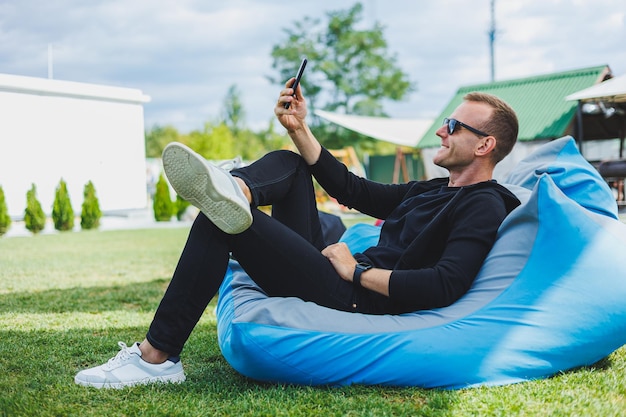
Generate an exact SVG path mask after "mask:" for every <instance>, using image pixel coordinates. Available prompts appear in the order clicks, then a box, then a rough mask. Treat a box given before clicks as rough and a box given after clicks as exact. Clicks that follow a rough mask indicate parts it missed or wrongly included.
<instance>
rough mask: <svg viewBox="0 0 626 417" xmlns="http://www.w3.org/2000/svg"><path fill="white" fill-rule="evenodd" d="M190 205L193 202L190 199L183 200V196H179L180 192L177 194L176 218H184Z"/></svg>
mask: <svg viewBox="0 0 626 417" xmlns="http://www.w3.org/2000/svg"><path fill="white" fill-rule="evenodd" d="M190 205H191V203H189V201H187V200H183V198H182V197H181V196H179V195H178V194H177V195H176V202H175V206H176V218H177V219H178V220H181V219H182V218H183V216H184V214H185V210H187V207H189V206H190Z"/></svg>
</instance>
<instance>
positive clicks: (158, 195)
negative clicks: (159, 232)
mask: <svg viewBox="0 0 626 417" xmlns="http://www.w3.org/2000/svg"><path fill="white" fill-rule="evenodd" d="M152 209H153V210H154V218H155V220H156V221H158V222H169V221H170V220H171V219H172V215H173V214H174V203H173V202H172V200H171V198H170V188H169V186H168V185H167V181H166V180H165V177H164V176H163V174H161V175H160V176H159V180H158V181H157V183H156V190H155V192H154V200H153V201H152Z"/></svg>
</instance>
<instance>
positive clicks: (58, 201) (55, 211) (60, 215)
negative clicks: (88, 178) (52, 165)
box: [52, 179, 74, 231]
mask: <svg viewBox="0 0 626 417" xmlns="http://www.w3.org/2000/svg"><path fill="white" fill-rule="evenodd" d="M52 221H53V222H54V228H55V229H56V230H59V231H67V230H72V229H73V228H74V209H73V208H72V202H71V201H70V195H69V193H68V192H67V184H66V183H65V181H63V179H61V181H60V182H59V186H58V187H57V189H56V192H55V194H54V203H53V204H52Z"/></svg>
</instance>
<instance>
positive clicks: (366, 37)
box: [272, 3, 414, 116]
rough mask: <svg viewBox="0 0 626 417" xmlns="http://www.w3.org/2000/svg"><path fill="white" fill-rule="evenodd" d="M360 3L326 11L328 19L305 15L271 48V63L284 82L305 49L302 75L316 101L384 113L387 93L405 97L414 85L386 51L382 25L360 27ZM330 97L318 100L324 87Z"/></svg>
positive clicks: (330, 107)
mask: <svg viewBox="0 0 626 417" xmlns="http://www.w3.org/2000/svg"><path fill="white" fill-rule="evenodd" d="M362 14H363V6H362V4H360V3H357V4H355V5H354V6H352V8H350V9H348V10H345V11H341V10H340V11H334V12H329V13H327V18H328V21H327V23H326V25H325V26H324V25H322V24H321V23H320V22H321V21H320V20H314V19H311V18H309V17H305V18H304V20H303V21H302V22H296V23H295V28H294V29H292V30H289V29H287V30H285V32H286V33H287V35H288V37H287V40H286V41H285V42H284V43H283V44H282V45H276V46H274V48H273V49H272V58H273V60H274V61H273V67H274V68H275V69H277V70H278V72H279V74H280V78H279V80H278V81H279V82H284V81H285V80H287V79H289V78H290V77H292V76H293V75H294V74H295V71H296V69H297V67H298V65H299V63H300V58H301V56H302V55H306V56H308V57H309V64H308V68H307V72H306V74H305V76H304V78H303V79H302V86H303V88H304V90H305V91H306V94H307V97H308V98H309V101H310V102H311V103H313V104H312V105H313V107H315V106H317V107H319V108H323V109H325V110H331V111H343V112H345V113H351V114H361V115H367V116H383V115H384V112H383V108H382V103H381V101H382V100H383V99H390V100H395V101H398V100H402V99H403V98H404V97H405V96H406V95H407V94H408V93H409V92H410V91H412V90H413V88H414V87H413V85H412V83H411V82H410V81H409V79H408V76H407V75H406V74H404V72H402V70H401V69H400V68H399V67H398V65H397V58H396V56H395V54H391V53H390V52H389V51H388V45H387V41H386V40H385V38H384V35H383V30H384V28H383V26H381V25H380V24H378V23H375V24H374V27H373V28H372V29H357V27H360V26H361V25H360V23H361V21H362ZM322 88H323V91H324V93H325V94H324V96H325V97H328V99H327V101H326V103H319V102H318V101H319V100H321V99H322V97H321V96H320V93H321V92H322Z"/></svg>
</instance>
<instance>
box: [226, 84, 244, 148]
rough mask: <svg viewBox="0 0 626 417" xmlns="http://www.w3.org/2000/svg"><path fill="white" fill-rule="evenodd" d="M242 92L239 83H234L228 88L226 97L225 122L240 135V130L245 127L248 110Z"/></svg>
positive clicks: (236, 134)
mask: <svg viewBox="0 0 626 417" xmlns="http://www.w3.org/2000/svg"><path fill="white" fill-rule="evenodd" d="M240 95H241V93H240V92H239V89H238V88H237V85H235V84H233V85H231V86H230V87H229V88H228V92H227V93H226V97H225V98H224V109H223V112H224V116H223V119H224V123H225V124H226V126H228V127H229V128H230V130H231V132H233V135H235V136H238V134H239V132H240V131H241V130H242V129H244V127H245V119H246V112H245V110H244V108H243V103H242V102H241V98H240Z"/></svg>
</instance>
